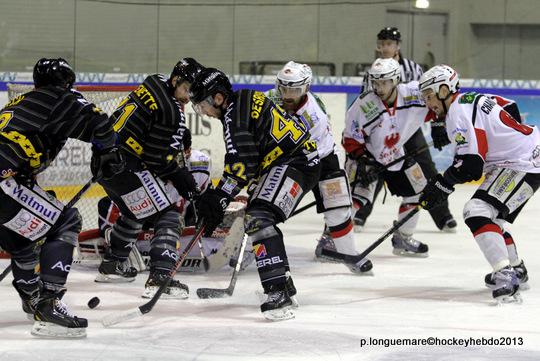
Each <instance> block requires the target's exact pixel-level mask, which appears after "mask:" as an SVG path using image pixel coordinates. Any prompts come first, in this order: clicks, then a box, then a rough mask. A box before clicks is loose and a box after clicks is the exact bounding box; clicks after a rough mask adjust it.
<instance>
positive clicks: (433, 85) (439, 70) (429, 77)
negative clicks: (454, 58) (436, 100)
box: [418, 64, 459, 97]
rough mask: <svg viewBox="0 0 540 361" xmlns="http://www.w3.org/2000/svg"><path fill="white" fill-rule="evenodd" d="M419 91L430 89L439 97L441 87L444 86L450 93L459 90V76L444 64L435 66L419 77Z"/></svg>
mask: <svg viewBox="0 0 540 361" xmlns="http://www.w3.org/2000/svg"><path fill="white" fill-rule="evenodd" d="M418 82H419V89H420V91H421V92H423V91H425V90H428V89H431V90H433V92H434V93H435V94H436V95H437V97H439V89H440V88H441V85H446V86H447V87H448V90H450V93H455V92H457V91H458V89H459V74H458V73H457V71H455V70H454V69H452V68H451V67H450V66H448V65H445V64H440V65H435V66H434V67H433V68H431V69H429V70H428V71H426V72H425V73H424V74H422V76H421V77H420V80H419V81H418Z"/></svg>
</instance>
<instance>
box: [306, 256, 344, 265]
mask: <svg viewBox="0 0 540 361" xmlns="http://www.w3.org/2000/svg"><path fill="white" fill-rule="evenodd" d="M313 259H314V260H315V261H317V262H321V263H343V261H341V260H340V261H336V260H335V259H333V258H330V257H327V256H322V255H321V256H317V255H315V257H314V258H313Z"/></svg>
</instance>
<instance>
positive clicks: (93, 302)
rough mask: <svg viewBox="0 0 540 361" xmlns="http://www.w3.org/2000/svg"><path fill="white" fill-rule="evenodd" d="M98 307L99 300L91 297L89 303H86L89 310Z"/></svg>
mask: <svg viewBox="0 0 540 361" xmlns="http://www.w3.org/2000/svg"><path fill="white" fill-rule="evenodd" d="M98 305H99V298H97V297H92V298H91V299H90V301H88V307H90V308H96V307H97V306H98Z"/></svg>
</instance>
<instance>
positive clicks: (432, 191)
mask: <svg viewBox="0 0 540 361" xmlns="http://www.w3.org/2000/svg"><path fill="white" fill-rule="evenodd" d="M454 190H455V189H454V187H453V186H452V185H451V184H449V183H448V182H447V181H445V180H444V178H443V176H442V175H440V174H437V175H436V176H435V177H433V178H431V179H430V181H429V182H428V184H427V185H426V188H424V190H423V191H422V194H421V195H420V205H421V206H422V207H423V208H424V209H426V210H430V209H432V208H435V207H437V206H439V205H441V204H442V203H443V202H444V201H445V200H446V199H447V198H448V196H449V195H450V194H452V192H454Z"/></svg>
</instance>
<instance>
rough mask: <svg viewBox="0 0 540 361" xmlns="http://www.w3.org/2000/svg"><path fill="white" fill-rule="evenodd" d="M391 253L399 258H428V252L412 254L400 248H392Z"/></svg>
mask: <svg viewBox="0 0 540 361" xmlns="http://www.w3.org/2000/svg"><path fill="white" fill-rule="evenodd" d="M392 253H393V254H394V255H396V256H401V257H411V258H427V257H428V256H429V254H428V252H425V253H414V252H410V251H407V250H404V249H401V248H394V249H393V250H392Z"/></svg>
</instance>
